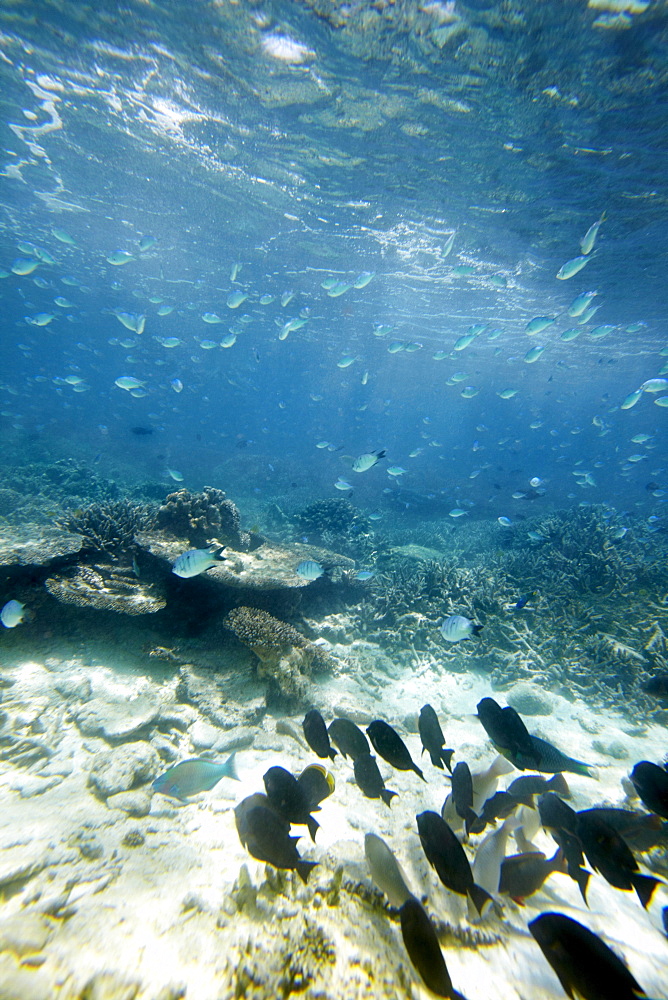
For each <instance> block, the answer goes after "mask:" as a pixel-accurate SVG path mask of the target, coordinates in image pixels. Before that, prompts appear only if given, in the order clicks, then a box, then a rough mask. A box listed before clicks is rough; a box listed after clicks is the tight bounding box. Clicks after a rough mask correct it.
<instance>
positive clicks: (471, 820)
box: [464, 809, 484, 837]
mask: <svg viewBox="0 0 668 1000" xmlns="http://www.w3.org/2000/svg"><path fill="white" fill-rule="evenodd" d="M479 818H480V817H479V816H478V814H477V813H476V812H475V811H474V810H473V809H467V810H466V816H465V817H464V828H465V830H466V836H467V837H468V835H469V834H470V832H471V829H472V827H473V826H475V824H476V823H477V821H478V820H479ZM483 829H484V827H483Z"/></svg>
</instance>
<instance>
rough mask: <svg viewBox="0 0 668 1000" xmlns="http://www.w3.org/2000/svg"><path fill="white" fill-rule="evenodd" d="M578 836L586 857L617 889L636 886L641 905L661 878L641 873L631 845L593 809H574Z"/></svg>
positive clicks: (650, 895)
mask: <svg viewBox="0 0 668 1000" xmlns="http://www.w3.org/2000/svg"><path fill="white" fill-rule="evenodd" d="M577 818H578V823H577V836H578V838H579V840H580V843H581V844H582V849H583V850H584V853H585V856H586V858H587V861H588V862H589V864H590V865H591V866H592V868H593V869H594V871H597V872H599V873H600V874H601V875H602V876H603V878H604V879H605V880H606V882H608V883H609V884H610V885H613V886H614V887H615V888H616V889H624V890H626V891H629V890H631V889H635V891H636V893H637V895H638V899H639V900H640V902H641V903H642V905H643V906H644V907H647V905H648V904H649V902H650V900H651V898H652V894H653V892H654V890H655V889H656V887H657V885H661V884H662V883H661V880H660V879H658V878H652V876H650V875H641V873H640V870H639V869H638V862H637V861H636V859H635V858H634V856H633V852H632V851H631V849H630V847H629V846H628V844H627V843H626V841H625V840H624V839H623V837H620V835H619V834H618V833H617V831H616V830H614V829H613V828H612V827H611V826H610V825H609V824H608V823H606V822H605V820H603V819H601V817H600V816H597V815H596V814H595V813H592V812H586V811H585V812H581V813H577Z"/></svg>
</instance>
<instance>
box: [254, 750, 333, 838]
mask: <svg viewBox="0 0 668 1000" xmlns="http://www.w3.org/2000/svg"><path fill="white" fill-rule="evenodd" d="M262 780H263V781H264V787H265V791H266V793H267V798H268V799H269V804H270V806H271V807H272V809H275V811H276V812H277V813H278V815H279V816H282V817H283V819H286V820H287V821H288V823H296V824H297V825H301V824H303V825H304V826H307V827H308V831H309V833H310V835H311V840H312V841H314V842H315V835H316V833H317V832H318V828H319V826H320V824H319V823H318V822H317V820H315V819H314V818H313V816H311V809H310V803H309V799H308V797H307V794H306V790H305V788H304V786H303V785H300V783H299V782H298V781H297V779H296V778H295V776H294V775H293V774H290V772H289V771H287V770H286V769H285V768H284V767H279V766H275V767H270V768H269V770H268V771H266V772H265V773H264V775H263V779H262Z"/></svg>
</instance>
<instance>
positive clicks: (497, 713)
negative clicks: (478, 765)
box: [477, 698, 540, 770]
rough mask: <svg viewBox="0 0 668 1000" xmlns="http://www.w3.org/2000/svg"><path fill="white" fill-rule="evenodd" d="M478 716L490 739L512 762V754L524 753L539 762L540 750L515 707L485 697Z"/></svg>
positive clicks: (481, 702)
mask: <svg viewBox="0 0 668 1000" xmlns="http://www.w3.org/2000/svg"><path fill="white" fill-rule="evenodd" d="M477 709H478V718H479V719H480V721H481V723H482V724H483V726H484V728H485V732H486V733H487V735H488V736H489V738H490V740H491V741H492V743H493V744H494V746H495V747H496V749H497V750H498V751H499V753H500V754H503V756H504V757H507V759H508V760H510V761H511V763H514V761H512V759H511V758H512V756H517V755H518V754H524V755H525V757H526V758H528V759H531V760H533V761H534V764H537V763H538V761H539V759H540V758H539V755H538V751H537V750H536V749H535V747H534V745H533V743H532V740H531V735H530V733H529V730H528V729H527V727H526V726H525V725H524V723H523V722H522V719H521V718H520V716H519V715H518V713H517V712H516V711H515V709H514V708H511V707H510V706H507V707H506V708H501V706H500V705H499V704H497V702H495V701H494V699H493V698H483V699H482V700H481V701H479V702H478V705H477ZM522 770H524V769H523V768H522Z"/></svg>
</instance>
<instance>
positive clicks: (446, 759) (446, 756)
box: [441, 750, 455, 774]
mask: <svg viewBox="0 0 668 1000" xmlns="http://www.w3.org/2000/svg"><path fill="white" fill-rule="evenodd" d="M454 752H455V751H454V750H441V759H442V760H443V763H444V764H445V766H446V767H447V769H448V771H449V772H450V774H452V765H451V763H450V761H451V760H452V757H453V755H454Z"/></svg>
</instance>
